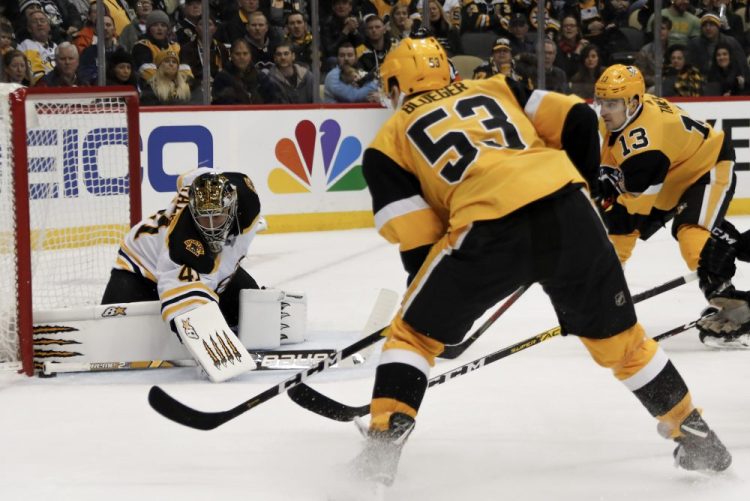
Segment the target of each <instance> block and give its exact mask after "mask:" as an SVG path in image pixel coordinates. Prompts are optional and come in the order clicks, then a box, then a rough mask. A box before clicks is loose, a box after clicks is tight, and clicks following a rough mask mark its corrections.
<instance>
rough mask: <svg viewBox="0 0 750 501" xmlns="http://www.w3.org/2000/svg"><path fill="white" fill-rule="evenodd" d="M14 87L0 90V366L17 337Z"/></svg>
mask: <svg viewBox="0 0 750 501" xmlns="http://www.w3.org/2000/svg"><path fill="white" fill-rule="evenodd" d="M16 88H17V87H16V86H10V85H2V86H0V291H2V294H1V295H0V362H4V361H13V360H16V359H17V358H18V336H17V335H16V332H17V327H16V301H15V293H14V291H15V290H16V253H15V249H14V248H15V240H14V238H13V235H14V234H15V228H16V217H15V216H16V211H15V207H14V202H13V201H14V200H15V194H14V190H13V176H12V169H11V159H12V157H13V149H12V142H11V136H10V134H11V127H12V125H13V123H12V120H13V118H12V117H11V116H10V107H9V104H8V94H9V93H10V92H12V91H13V90H15V89H16Z"/></svg>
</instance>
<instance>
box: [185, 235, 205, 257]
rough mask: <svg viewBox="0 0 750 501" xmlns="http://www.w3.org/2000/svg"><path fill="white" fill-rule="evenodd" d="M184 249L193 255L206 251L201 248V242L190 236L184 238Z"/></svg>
mask: <svg viewBox="0 0 750 501" xmlns="http://www.w3.org/2000/svg"><path fill="white" fill-rule="evenodd" d="M185 249H187V251H188V252H189V253H191V254H192V255H194V256H195V257H200V256H202V255H203V254H205V253H206V251H205V250H204V249H203V244H202V243H201V242H199V241H198V240H194V239H192V238H189V239H187V240H185Z"/></svg>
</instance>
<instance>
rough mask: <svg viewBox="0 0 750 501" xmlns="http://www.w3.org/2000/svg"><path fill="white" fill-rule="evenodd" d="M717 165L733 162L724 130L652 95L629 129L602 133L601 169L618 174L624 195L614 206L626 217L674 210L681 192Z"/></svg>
mask: <svg viewBox="0 0 750 501" xmlns="http://www.w3.org/2000/svg"><path fill="white" fill-rule="evenodd" d="M719 160H732V161H733V160H734V153H733V150H732V148H731V147H730V145H729V144H728V141H726V143H725V137H724V133H723V132H722V131H716V130H714V129H713V128H712V127H711V126H710V125H709V124H707V123H704V122H701V121H699V120H695V119H693V118H691V117H690V116H689V115H688V114H687V113H686V112H685V111H684V110H682V109H681V108H679V107H678V106H676V105H674V104H672V103H669V102H668V101H666V100H665V99H662V98H659V97H656V96H652V95H650V94H645V96H644V99H643V106H642V108H641V111H640V112H639V114H638V115H637V116H636V117H635V118H634V119H633V120H632V121H631V122H630V124H628V126H627V127H625V128H624V129H623V130H621V131H618V132H610V133H607V132H603V142H602V164H604V165H608V166H611V167H619V168H620V170H622V174H623V179H624V186H622V187H621V188H624V192H623V193H622V194H621V195H620V196H619V197H618V199H617V201H618V202H619V203H620V204H622V205H624V206H625V207H626V208H627V210H628V212H629V213H630V214H640V215H648V214H649V213H650V212H651V210H652V209H654V208H655V209H659V210H662V211H667V212H668V211H671V210H673V209H674V208H675V207H676V206H677V204H678V202H679V200H680V197H681V196H682V194H683V193H684V192H685V190H687V188H688V187H690V186H691V185H692V184H694V183H695V182H696V181H698V179H700V178H701V177H702V176H704V175H705V174H706V173H707V172H709V171H710V170H711V169H713V168H714V167H715V166H716V164H717V162H718V161H719ZM717 175H722V173H721V172H717ZM723 175H731V172H730V171H728V170H727V172H726V173H724V174H723ZM725 181H726V180H725Z"/></svg>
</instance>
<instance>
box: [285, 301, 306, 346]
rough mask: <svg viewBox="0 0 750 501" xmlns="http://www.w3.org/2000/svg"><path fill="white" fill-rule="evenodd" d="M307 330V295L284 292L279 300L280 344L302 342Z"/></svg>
mask: <svg viewBox="0 0 750 501" xmlns="http://www.w3.org/2000/svg"><path fill="white" fill-rule="evenodd" d="M306 330H307V295H306V294H305V293H304V292H284V298H283V299H282V300H281V344H294V343H302V342H304V341H305V339H306V337H305V331H306Z"/></svg>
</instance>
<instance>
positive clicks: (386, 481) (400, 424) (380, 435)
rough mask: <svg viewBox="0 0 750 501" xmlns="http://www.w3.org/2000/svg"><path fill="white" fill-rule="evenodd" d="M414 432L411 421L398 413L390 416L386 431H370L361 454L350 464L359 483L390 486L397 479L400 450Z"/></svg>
mask: <svg viewBox="0 0 750 501" xmlns="http://www.w3.org/2000/svg"><path fill="white" fill-rule="evenodd" d="M413 429H414V419H413V418H412V417H411V416H408V415H406V414H403V413H401V412H395V413H393V414H392V415H391V418H390V422H389V427H388V429H387V430H385V431H377V430H370V431H369V432H368V435H367V442H365V447H364V449H363V450H362V452H360V453H359V455H358V456H357V457H356V458H355V459H354V461H353V463H352V468H353V470H354V471H353V473H354V475H355V476H356V477H357V478H358V479H360V480H366V481H370V482H375V483H380V484H383V485H385V486H391V485H392V484H393V481H394V479H395V477H396V470H397V469H398V462H399V459H400V458H401V449H402V448H403V446H404V443H406V439H407V438H409V435H410V434H411V432H412V430H413Z"/></svg>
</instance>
